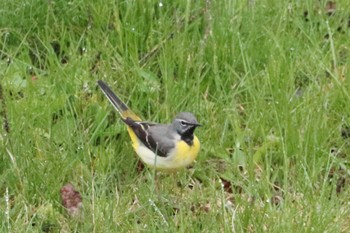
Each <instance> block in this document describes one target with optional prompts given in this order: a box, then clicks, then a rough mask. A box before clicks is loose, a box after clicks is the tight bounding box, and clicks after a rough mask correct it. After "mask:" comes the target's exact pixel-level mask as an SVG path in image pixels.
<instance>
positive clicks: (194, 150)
mask: <svg viewBox="0 0 350 233" xmlns="http://www.w3.org/2000/svg"><path fill="white" fill-rule="evenodd" d="M127 128H128V132H129V135H130V138H131V141H132V146H133V148H134V150H135V151H136V152H137V151H139V150H138V149H139V146H140V142H139V139H138V138H137V136H136V134H135V133H134V131H133V130H132V129H131V128H130V127H127ZM199 149H200V142H199V140H198V138H197V137H196V136H194V139H193V145H192V146H189V145H188V144H187V143H186V142H185V141H179V142H178V143H177V145H176V149H175V151H174V154H173V155H171V157H169V158H168V157H167V158H166V159H163V157H157V159H156V163H155V164H149V163H146V164H147V165H148V166H150V167H155V168H156V169H157V170H163V171H174V170H177V169H180V168H183V167H187V166H188V165H190V164H191V163H192V162H193V161H194V160H195V159H196V157H197V155H198V153H199ZM139 157H140V158H141V159H142V155H139ZM160 159H162V162H163V164H160V163H159V164H157V160H160ZM144 162H145V161H144ZM164 163H165V164H164Z"/></svg>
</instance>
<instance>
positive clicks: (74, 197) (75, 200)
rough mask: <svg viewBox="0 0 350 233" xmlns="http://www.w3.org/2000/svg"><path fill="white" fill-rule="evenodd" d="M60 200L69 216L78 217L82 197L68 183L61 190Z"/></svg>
mask: <svg viewBox="0 0 350 233" xmlns="http://www.w3.org/2000/svg"><path fill="white" fill-rule="evenodd" d="M61 200H62V205H63V206H64V207H65V208H66V210H67V211H68V213H69V214H70V215H71V216H73V217H76V216H80V214H81V208H82V206H83V203H82V197H81V195H80V193H79V192H78V191H76V190H75V188H74V186H73V185H72V184H70V183H68V184H66V185H64V186H63V187H62V188H61Z"/></svg>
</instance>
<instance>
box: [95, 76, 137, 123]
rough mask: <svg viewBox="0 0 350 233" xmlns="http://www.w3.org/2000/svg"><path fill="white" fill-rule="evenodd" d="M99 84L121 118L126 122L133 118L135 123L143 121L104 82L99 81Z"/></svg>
mask: <svg viewBox="0 0 350 233" xmlns="http://www.w3.org/2000/svg"><path fill="white" fill-rule="evenodd" d="M97 84H98V85H99V86H100V88H101V90H102V92H103V94H104V95H105V96H106V97H107V99H108V100H109V102H111V104H112V105H113V106H114V108H115V109H116V110H117V111H118V112H119V114H120V116H121V117H122V118H123V120H125V119H126V118H128V117H129V118H131V119H132V120H134V121H141V118H140V117H139V116H137V115H136V114H135V113H133V112H132V111H131V110H130V109H129V108H128V106H126V104H125V103H123V101H121V100H120V99H119V97H118V96H117V95H116V94H114V93H113V91H112V90H111V88H110V87H109V86H108V85H107V84H106V83H105V82H103V81H102V80H98V81H97Z"/></svg>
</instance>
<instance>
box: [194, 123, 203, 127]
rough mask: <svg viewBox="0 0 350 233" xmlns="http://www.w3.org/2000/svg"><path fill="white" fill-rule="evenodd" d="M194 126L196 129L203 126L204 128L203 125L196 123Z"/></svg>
mask: <svg viewBox="0 0 350 233" xmlns="http://www.w3.org/2000/svg"><path fill="white" fill-rule="evenodd" d="M193 126H196V127H201V126H202V124H199V123H195V124H193Z"/></svg>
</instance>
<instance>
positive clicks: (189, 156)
mask: <svg viewBox="0 0 350 233" xmlns="http://www.w3.org/2000/svg"><path fill="white" fill-rule="evenodd" d="M200 147H201V146H200V142H199V140H198V138H197V137H196V136H194V138H193V144H192V146H190V145H188V144H187V143H186V142H185V141H179V142H178V143H177V145H176V150H175V151H174V153H175V154H174V155H173V156H174V158H173V160H172V163H173V165H174V167H176V168H181V167H187V166H188V165H190V164H191V163H192V162H193V161H194V160H195V159H196V157H197V155H198V153H199V149H200Z"/></svg>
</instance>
